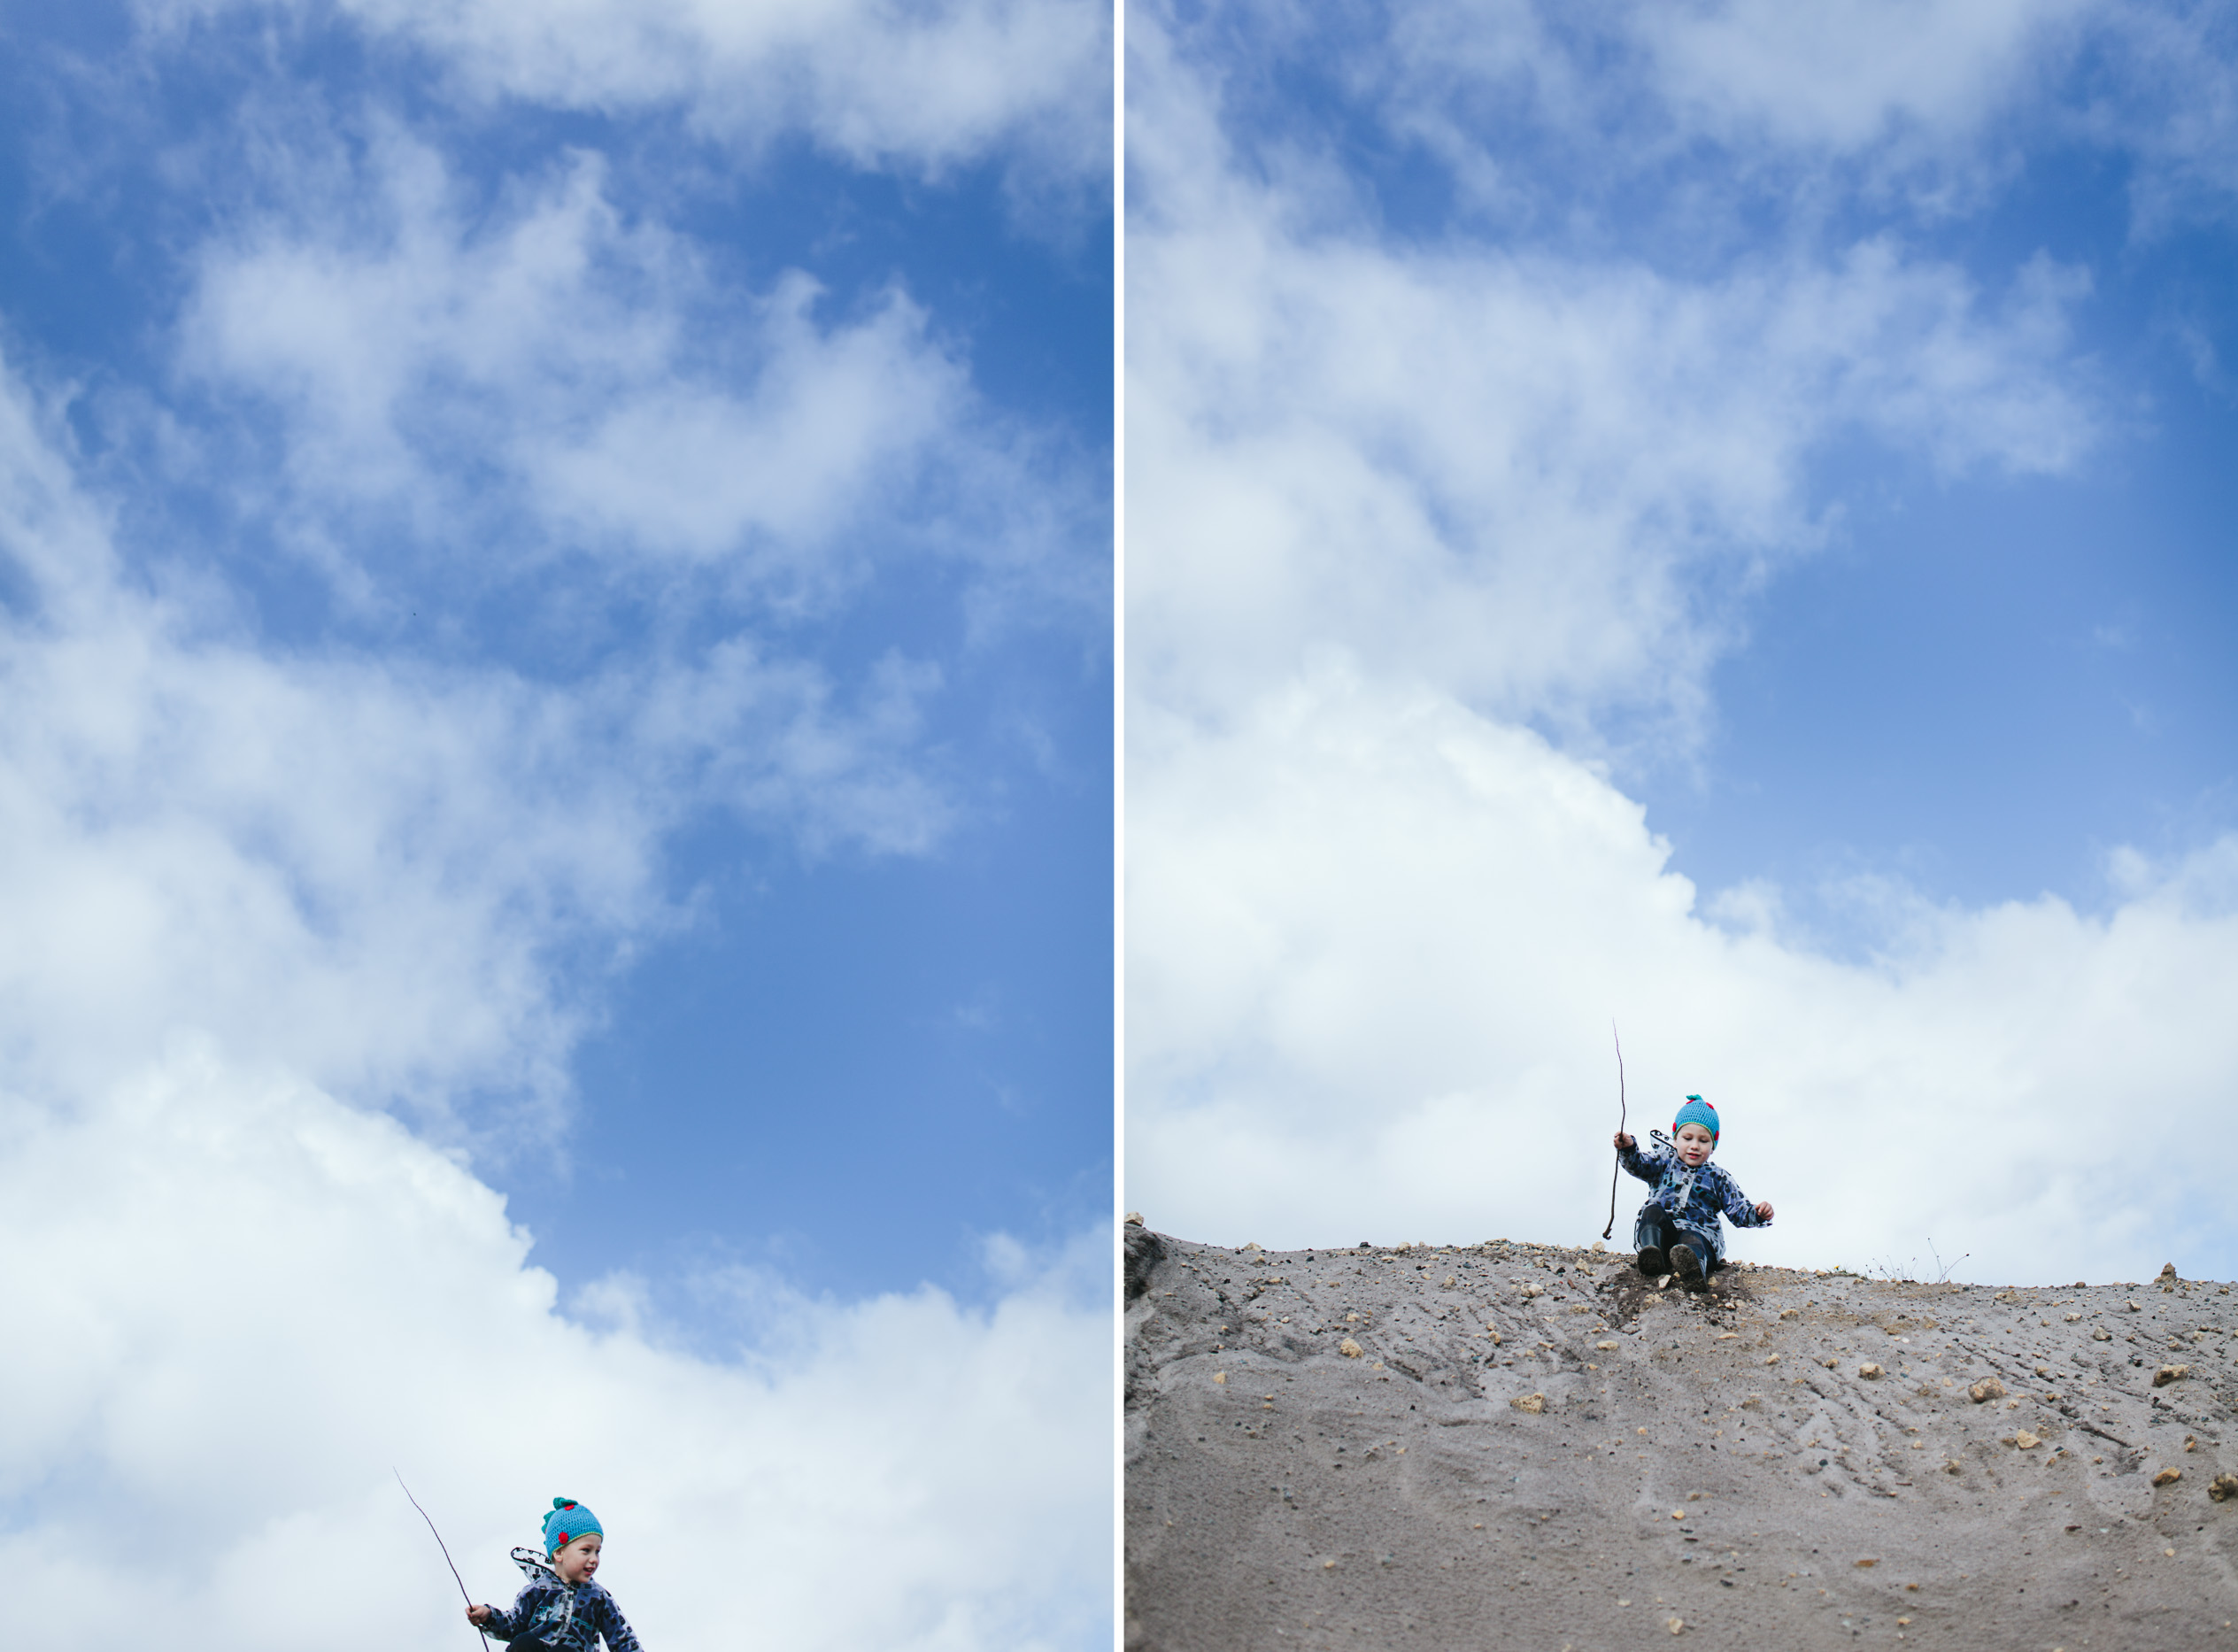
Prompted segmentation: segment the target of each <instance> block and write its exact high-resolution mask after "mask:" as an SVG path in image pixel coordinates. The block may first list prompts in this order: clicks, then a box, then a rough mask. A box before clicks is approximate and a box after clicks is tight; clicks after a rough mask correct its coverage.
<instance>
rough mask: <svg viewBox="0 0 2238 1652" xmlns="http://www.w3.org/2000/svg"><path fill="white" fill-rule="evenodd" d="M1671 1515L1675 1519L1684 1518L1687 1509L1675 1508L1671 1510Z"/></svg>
mask: <svg viewBox="0 0 2238 1652" xmlns="http://www.w3.org/2000/svg"><path fill="white" fill-rule="evenodd" d="M1671 1518H1672V1519H1673V1520H1684V1519H1685V1518H1686V1510H1685V1509H1672V1510H1671Z"/></svg>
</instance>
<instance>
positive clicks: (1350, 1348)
mask: <svg viewBox="0 0 2238 1652" xmlns="http://www.w3.org/2000/svg"><path fill="white" fill-rule="evenodd" d="M1337 1352H1338V1353H1339V1354H1341V1355H1344V1356H1345V1357H1346V1358H1347V1359H1348V1360H1356V1359H1358V1358H1359V1357H1360V1356H1361V1355H1362V1354H1363V1353H1365V1352H1366V1350H1365V1349H1364V1348H1362V1347H1361V1346H1360V1345H1359V1344H1358V1343H1357V1342H1354V1340H1353V1339H1351V1338H1350V1337H1347V1338H1346V1339H1344V1340H1343V1341H1342V1342H1339V1344H1337Z"/></svg>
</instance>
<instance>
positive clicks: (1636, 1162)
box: [1617, 1137, 1663, 1183]
mask: <svg viewBox="0 0 2238 1652" xmlns="http://www.w3.org/2000/svg"><path fill="white" fill-rule="evenodd" d="M1617 1162H1619V1163H1620V1164H1622V1165H1623V1166H1624V1170H1626V1171H1627V1172H1628V1173H1629V1174H1631V1175H1633V1176H1636V1177H1639V1178H1640V1180H1641V1181H1643V1182H1648V1183H1654V1182H1660V1181H1661V1180H1663V1154H1662V1152H1661V1151H1660V1150H1658V1151H1657V1152H1656V1153H1655V1155H1654V1156H1653V1157H1652V1158H1651V1157H1649V1156H1648V1154H1644V1153H1642V1152H1640V1141H1639V1139H1638V1138H1637V1137H1634V1138H1633V1139H1632V1146H1629V1147H1619V1148H1617Z"/></svg>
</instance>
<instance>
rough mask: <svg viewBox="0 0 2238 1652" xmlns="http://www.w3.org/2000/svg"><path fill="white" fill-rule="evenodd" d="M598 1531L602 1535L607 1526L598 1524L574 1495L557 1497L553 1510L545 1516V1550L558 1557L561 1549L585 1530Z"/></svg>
mask: <svg viewBox="0 0 2238 1652" xmlns="http://www.w3.org/2000/svg"><path fill="white" fill-rule="evenodd" d="M585 1532H597V1533H598V1535H599V1536H600V1537H604V1536H606V1527H604V1526H602V1525H599V1524H598V1516H597V1515H594V1514H592V1513H591V1512H590V1510H589V1509H586V1508H584V1507H583V1505H582V1504H581V1503H579V1502H577V1501H575V1499H574V1498H572V1497H555V1498H553V1499H552V1512H551V1513H550V1514H548V1515H546V1516H544V1553H545V1554H547V1555H550V1556H553V1557H555V1558H557V1556H559V1551H560V1550H561V1549H563V1548H567V1545H568V1544H570V1543H572V1542H574V1541H575V1539H577V1538H579V1537H581V1536H583V1534H584V1533H585Z"/></svg>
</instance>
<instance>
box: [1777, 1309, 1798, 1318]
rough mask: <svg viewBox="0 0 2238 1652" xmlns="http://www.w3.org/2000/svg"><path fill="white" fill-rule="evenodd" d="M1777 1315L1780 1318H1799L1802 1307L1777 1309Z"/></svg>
mask: <svg viewBox="0 0 2238 1652" xmlns="http://www.w3.org/2000/svg"><path fill="white" fill-rule="evenodd" d="M1779 1316H1780V1318H1782V1319H1801V1318H1802V1309H1801V1308H1781V1309H1780V1310H1779Z"/></svg>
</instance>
